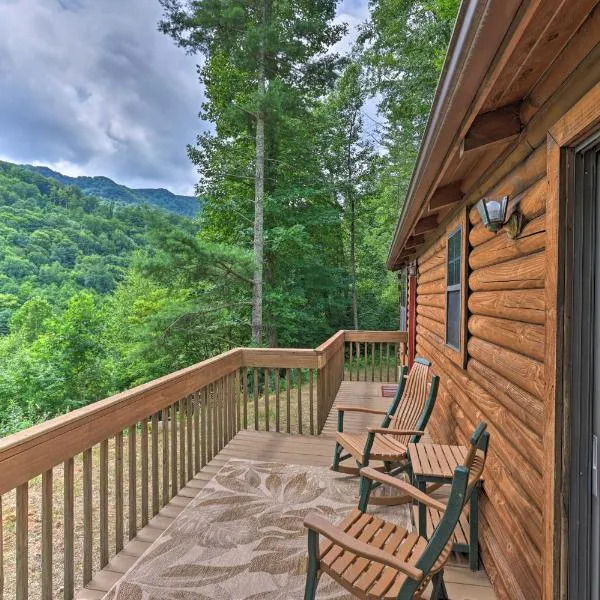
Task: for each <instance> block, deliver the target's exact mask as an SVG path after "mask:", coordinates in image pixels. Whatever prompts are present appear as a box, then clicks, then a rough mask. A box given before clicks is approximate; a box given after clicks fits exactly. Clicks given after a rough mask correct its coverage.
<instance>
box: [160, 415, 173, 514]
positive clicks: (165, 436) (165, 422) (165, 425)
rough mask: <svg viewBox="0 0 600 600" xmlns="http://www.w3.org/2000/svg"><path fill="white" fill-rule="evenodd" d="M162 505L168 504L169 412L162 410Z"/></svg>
mask: <svg viewBox="0 0 600 600" xmlns="http://www.w3.org/2000/svg"><path fill="white" fill-rule="evenodd" d="M161 431H162V505H163V506H166V505H167V503H168V502H169V481H170V479H171V478H170V476H169V411H168V410H167V409H166V408H163V409H162V428H161Z"/></svg>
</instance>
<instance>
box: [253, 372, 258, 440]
mask: <svg viewBox="0 0 600 600" xmlns="http://www.w3.org/2000/svg"><path fill="white" fill-rule="evenodd" d="M254 429H255V430H256V431H258V369H256V368H255V369H254Z"/></svg>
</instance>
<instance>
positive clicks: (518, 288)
mask: <svg viewBox="0 0 600 600" xmlns="http://www.w3.org/2000/svg"><path fill="white" fill-rule="evenodd" d="M544 150H545V149H544V148H543V147H542V148H540V149H538V150H537V151H536V152H534V153H532V156H530V157H529V160H526V161H524V162H522V163H521V164H519V165H518V166H517V167H516V168H515V169H514V170H513V171H512V172H511V173H509V174H508V175H507V176H506V177H505V178H504V179H503V181H501V182H500V184H499V185H498V186H497V187H498V189H502V188H504V189H509V190H510V193H511V203H510V204H511V207H512V206H517V205H518V207H519V210H520V212H521V213H522V214H523V218H524V225H523V228H522V231H521V233H520V234H519V236H518V238H517V239H515V240H512V239H510V238H509V237H508V236H507V235H505V234H504V233H500V234H496V235H494V234H493V233H490V232H488V231H487V230H486V229H485V228H484V227H483V225H482V224H481V223H480V219H479V215H478V213H477V211H476V210H475V209H474V208H471V210H470V212H469V220H470V226H471V230H470V232H469V252H468V257H467V260H468V264H469V273H470V274H469V281H468V309H467V313H466V314H465V315H464V318H465V319H467V324H468V336H467V342H466V343H467V366H466V369H461V368H460V367H459V366H457V364H455V362H453V361H452V360H450V359H449V358H448V357H447V356H446V352H445V351H444V346H445V327H446V325H445V322H446V314H445V306H446V293H445V292H446V236H445V235H441V236H440V237H439V238H437V239H436V241H435V242H434V244H433V245H432V246H430V247H429V248H428V249H427V250H426V251H425V252H424V253H423V254H422V255H421V257H420V258H419V259H418V275H417V283H418V285H417V328H416V333H417V354H419V355H423V356H426V357H428V358H429V359H430V360H431V361H432V362H433V364H434V370H435V372H436V373H437V374H438V375H440V376H441V383H440V392H439V397H438V402H437V405H436V408H435V410H434V414H433V417H432V420H431V425H430V428H431V433H432V435H433V437H434V438H435V439H436V440H437V441H440V442H441V441H443V442H457V443H465V442H466V440H467V439H468V437H469V435H470V432H471V431H472V430H473V428H474V427H475V426H476V424H477V423H478V422H479V421H480V420H485V421H486V422H487V423H488V427H489V430H490V433H491V440H492V443H491V446H490V455H489V461H488V465H489V466H488V467H487V473H488V476H487V477H486V480H485V484H484V494H483V497H482V499H481V536H480V542H481V545H482V556H483V560H484V562H485V565H486V569H487V570H488V572H489V574H490V576H491V577H492V579H493V580H494V586H495V588H496V591H497V592H498V593H499V595H500V596H501V597H506V598H513V599H519V598H520V599H523V600H530V599H533V598H540V597H541V582H542V550H543V544H544V537H543V494H542V493H541V490H543V487H544V481H543V473H542V470H543V469H542V465H543V444H542V435H543V416H544V415H543V397H544V363H543V361H544V343H545V302H544V285H545V278H544V259H545V257H544V248H545V237H546V232H545V214H544V213H545V190H546V187H547V183H546V179H545V152H544Z"/></svg>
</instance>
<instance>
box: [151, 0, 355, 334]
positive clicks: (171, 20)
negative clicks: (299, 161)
mask: <svg viewBox="0 0 600 600" xmlns="http://www.w3.org/2000/svg"><path fill="white" fill-rule="evenodd" d="M160 2H161V4H162V6H163V8H164V19H163V20H162V21H161V23H160V29H161V30H162V31H163V32H164V33H167V34H169V35H171V36H172V37H173V38H174V39H175V41H176V42H177V43H178V44H179V45H180V46H183V47H184V48H186V49H187V50H188V51H190V52H201V53H202V54H203V55H204V58H205V62H204V64H203V66H202V67H201V69H200V77H201V80H202V82H203V84H204V88H205V92H206V96H207V99H208V101H207V103H206V104H205V106H204V113H203V115H202V117H203V118H204V119H207V120H211V121H213V122H214V123H215V125H216V136H211V135H204V136H200V138H199V148H197V149H193V150H191V151H190V154H191V157H192V160H194V162H196V164H199V165H201V166H202V167H207V166H209V165H210V167H211V168H203V169H201V171H202V174H203V177H204V178H205V179H206V182H205V183H203V184H202V185H201V186H200V189H201V190H202V191H203V192H209V194H203V195H209V196H210V195H212V194H210V192H216V193H217V194H218V195H221V196H223V195H224V193H225V194H227V192H224V190H223V189H222V187H221V186H220V185H219V183H220V182H221V181H222V179H223V178H234V179H237V180H238V181H239V183H240V184H246V185H238V186H236V187H238V192H241V193H243V195H244V196H246V197H248V195H249V191H250V190H249V189H248V186H247V184H248V183H249V182H250V181H252V180H253V181H254V193H253V209H254V210H253V215H252V247H253V252H254V262H255V266H254V273H253V293H252V338H253V341H254V343H256V344H260V343H262V341H263V329H264V327H263V304H264V301H263V295H264V292H263V288H264V275H265V273H266V276H267V278H268V277H269V275H270V274H271V273H272V272H273V269H272V268H271V266H269V265H268V264H267V265H266V266H265V264H264V262H265V260H267V261H268V255H269V252H268V249H265V227H264V222H265V197H273V196H276V195H277V194H278V187H279V186H280V181H279V180H278V178H277V177H274V176H273V175H274V167H275V165H276V164H277V161H278V160H280V154H281V152H280V146H281V143H282V135H283V134H284V132H285V127H281V122H282V120H284V119H285V118H287V117H288V116H289V115H291V114H295V116H296V117H299V116H300V115H301V114H302V112H304V111H305V110H306V104H307V102H310V100H311V98H314V97H317V96H318V95H319V94H322V93H323V92H324V91H325V89H326V87H327V85H329V84H330V83H331V82H332V80H333V78H334V76H335V72H334V68H333V67H334V65H335V63H336V62H337V57H336V56H334V55H332V54H330V53H328V51H329V50H330V47H331V46H332V45H333V44H334V43H335V42H337V41H338V40H339V39H340V38H341V36H342V35H343V33H344V31H345V27H344V26H343V25H333V24H332V20H333V17H334V16H335V7H336V4H337V1H336V0H322V1H320V2H307V1H305V0H278V1H277V0H213V1H211V2H201V3H200V2H183V1H182V0H160ZM252 141H253V144H251V142H252ZM224 149H226V150H227V151H228V152H229V153H230V154H229V157H228V158H226V157H225V156H223V150H224ZM236 158H237V159H238V160H236ZM215 187H216V188H217V189H216V190H215ZM211 188H212V189H211ZM219 188H221V189H219ZM265 195H266V196H265ZM270 337H271V338H272V337H273V336H272V335H271V336H270Z"/></svg>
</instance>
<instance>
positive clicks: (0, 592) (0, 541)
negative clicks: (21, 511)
mask: <svg viewBox="0 0 600 600" xmlns="http://www.w3.org/2000/svg"><path fill="white" fill-rule="evenodd" d="M3 524H4V518H3V516H2V496H0V600H3V598H4V526H3Z"/></svg>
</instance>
